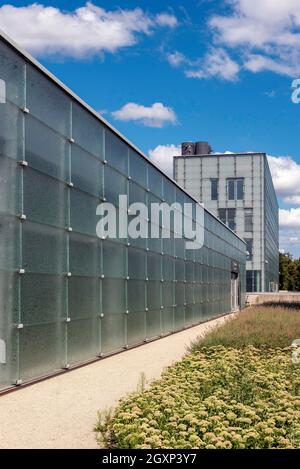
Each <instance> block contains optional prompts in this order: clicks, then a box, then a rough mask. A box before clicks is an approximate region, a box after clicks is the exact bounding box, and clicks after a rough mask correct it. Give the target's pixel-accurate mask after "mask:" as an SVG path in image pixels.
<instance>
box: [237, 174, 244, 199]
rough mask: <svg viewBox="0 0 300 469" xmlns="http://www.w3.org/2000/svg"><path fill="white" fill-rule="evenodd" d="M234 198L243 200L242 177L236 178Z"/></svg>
mask: <svg viewBox="0 0 300 469" xmlns="http://www.w3.org/2000/svg"><path fill="white" fill-rule="evenodd" d="M236 198H237V200H244V179H237V180H236Z"/></svg>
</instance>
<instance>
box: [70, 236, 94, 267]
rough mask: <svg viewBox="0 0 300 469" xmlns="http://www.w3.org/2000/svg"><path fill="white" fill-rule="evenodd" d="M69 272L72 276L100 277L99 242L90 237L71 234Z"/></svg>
mask: <svg viewBox="0 0 300 469" xmlns="http://www.w3.org/2000/svg"><path fill="white" fill-rule="evenodd" d="M69 270H70V272H71V273H72V275H73V274H74V275H82V276H96V275H100V272H101V241H100V240H99V239H97V238H92V237H90V236H84V235H79V234H76V233H71V234H70V240H69Z"/></svg>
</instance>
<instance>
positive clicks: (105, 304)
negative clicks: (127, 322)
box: [102, 278, 126, 314]
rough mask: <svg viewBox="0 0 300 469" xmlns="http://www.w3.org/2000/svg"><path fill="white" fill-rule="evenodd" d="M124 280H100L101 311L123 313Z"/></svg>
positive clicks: (124, 308) (124, 297) (124, 307)
mask: <svg viewBox="0 0 300 469" xmlns="http://www.w3.org/2000/svg"><path fill="white" fill-rule="evenodd" d="M125 288H126V280H120V279H107V278H106V279H103V280H102V311H103V313H105V314H106V313H110V314H112V313H113V314H115V313H121V312H122V313H124V312H125V311H126V296H125Z"/></svg>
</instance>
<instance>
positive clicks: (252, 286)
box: [246, 270, 261, 293]
mask: <svg viewBox="0 0 300 469" xmlns="http://www.w3.org/2000/svg"><path fill="white" fill-rule="evenodd" d="M260 274H261V273H260V270H247V271H246V290H247V292H249V293H252V292H259V291H261V285H260Z"/></svg>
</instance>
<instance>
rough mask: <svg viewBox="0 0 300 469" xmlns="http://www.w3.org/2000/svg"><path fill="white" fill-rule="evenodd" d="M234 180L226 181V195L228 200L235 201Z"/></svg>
mask: <svg viewBox="0 0 300 469" xmlns="http://www.w3.org/2000/svg"><path fill="white" fill-rule="evenodd" d="M234 182H235V180H234V179H227V193H228V200H235V195H234V194H235V190H234V186H235V184H234Z"/></svg>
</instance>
